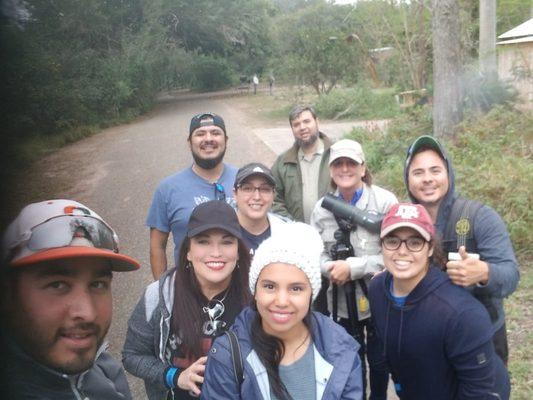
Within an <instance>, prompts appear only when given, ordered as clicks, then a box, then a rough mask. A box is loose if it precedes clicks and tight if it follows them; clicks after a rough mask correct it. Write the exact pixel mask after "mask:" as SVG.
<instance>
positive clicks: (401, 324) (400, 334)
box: [398, 307, 404, 357]
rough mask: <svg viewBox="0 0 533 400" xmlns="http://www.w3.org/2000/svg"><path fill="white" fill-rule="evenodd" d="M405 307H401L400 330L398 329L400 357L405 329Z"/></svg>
mask: <svg viewBox="0 0 533 400" xmlns="http://www.w3.org/2000/svg"><path fill="white" fill-rule="evenodd" d="M403 309H404V307H402V308H401V309H400V330H399V331H398V357H400V354H401V352H402V348H401V346H402V331H403Z"/></svg>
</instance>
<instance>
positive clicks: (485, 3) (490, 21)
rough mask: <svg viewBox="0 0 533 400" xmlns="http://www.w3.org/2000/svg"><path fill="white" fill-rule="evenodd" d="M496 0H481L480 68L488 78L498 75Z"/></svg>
mask: <svg viewBox="0 0 533 400" xmlns="http://www.w3.org/2000/svg"><path fill="white" fill-rule="evenodd" d="M497 68H498V64H497V61H496V0H479V69H480V70H481V72H482V73H483V75H484V76H486V77H487V78H491V79H494V78H496V77H497V72H498V70H497Z"/></svg>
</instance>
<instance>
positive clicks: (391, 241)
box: [381, 236, 426, 253]
mask: <svg viewBox="0 0 533 400" xmlns="http://www.w3.org/2000/svg"><path fill="white" fill-rule="evenodd" d="M381 243H382V244H383V247H385V248H386V249H387V250H398V249H399V248H400V246H401V245H402V243H405V246H406V247H407V250H409V251H412V252H415V253H416V252H419V251H420V250H422V249H423V248H424V245H425V244H426V241H425V240H424V239H423V238H421V237H418V236H412V237H410V238H407V239H405V240H402V239H400V238H399V237H396V236H385V237H384V238H383V239H381Z"/></svg>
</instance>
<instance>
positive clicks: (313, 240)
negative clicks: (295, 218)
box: [202, 222, 363, 400]
mask: <svg viewBox="0 0 533 400" xmlns="http://www.w3.org/2000/svg"><path fill="white" fill-rule="evenodd" d="M321 251H322V241H321V239H320V236H319V235H318V233H317V232H316V231H315V230H314V229H313V228H312V227H310V226H309V225H306V224H303V223H291V222H288V223H286V224H285V226H284V229H283V231H280V232H279V234H276V235H273V236H271V237H270V238H268V239H266V240H265V241H263V242H262V243H261V244H260V245H259V247H258V249H257V251H256V252H255V254H254V259H253V262H252V266H251V268H250V290H251V291H252V293H253V294H254V301H253V303H252V306H251V307H248V308H246V309H244V311H243V312H242V313H241V314H240V315H239V316H238V317H237V320H236V321H235V324H234V325H233V327H232V328H231V330H232V331H233V332H235V335H236V336H237V340H238V343H239V348H240V350H241V355H242V356H241V360H242V363H243V374H244V380H242V382H240V381H239V379H238V377H237V375H239V374H238V372H236V370H235V369H234V362H233V360H234V359H233V358H232V351H231V346H230V343H229V339H228V337H227V336H226V335H224V336H221V337H220V338H218V339H216V341H215V343H214V344H213V348H212V349H211V351H210V352H209V357H208V361H207V367H206V371H205V382H204V386H203V388H202V398H203V399H206V400H222V399H224V400H227V399H232V400H238V399H242V400H256V399H257V400H258V399H263V400H270V399H272V400H274V399H275V400H289V399H295V400H296V399H305V400H321V399H324V400H326V399H346V400H348V399H350V400H362V398H363V397H362V373H361V361H360V359H359V355H358V353H357V350H358V348H359V345H358V344H357V342H356V341H355V340H354V339H353V338H352V337H351V336H350V335H349V334H348V333H346V331H345V330H344V329H343V328H342V327H340V326H339V325H337V324H336V323H334V322H333V321H332V320H331V319H330V318H328V317H326V316H324V315H323V314H320V313H318V312H313V311H311V303H312V300H313V299H315V298H316V296H317V295H318V292H319V291H320V282H321V281H320V253H321ZM234 348H235V347H234ZM239 376H242V375H239Z"/></svg>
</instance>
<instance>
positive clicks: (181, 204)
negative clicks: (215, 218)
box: [146, 113, 237, 280]
mask: <svg viewBox="0 0 533 400" xmlns="http://www.w3.org/2000/svg"><path fill="white" fill-rule="evenodd" d="M187 141H188V144H189V148H190V149H191V153H192V157H193V164H192V166H190V167H188V168H186V169H184V170H182V171H180V172H178V173H177V174H174V175H172V176H169V177H167V178H165V179H163V181H161V183H160V184H159V186H158V187H157V189H156V191H155V193H154V197H153V200H152V205H151V207H150V209H149V211H148V217H147V218H146V225H147V226H148V227H150V265H151V267H152V274H153V276H154V279H155V280H157V279H159V277H160V276H161V274H162V273H163V272H165V271H166V269H167V265H168V261H167V256H166V248H167V242H168V236H169V234H170V232H172V238H173V240H174V260H177V258H178V251H179V248H180V244H181V242H182V240H183V238H184V236H185V232H186V227H187V222H188V220H189V216H190V215H191V213H192V210H193V209H194V207H196V206H197V205H198V204H201V203H205V202H206V201H209V200H225V201H227V202H228V203H230V204H231V205H233V204H234V200H233V195H232V189H233V182H234V181H235V175H236V174H237V168H235V167H233V166H231V165H227V164H224V163H223V162H222V161H223V159H224V154H225V153H226V145H227V142H228V136H227V134H226V126H225V124H224V120H223V119H222V117H220V116H219V115H217V114H213V113H201V114H197V115H195V116H194V117H193V118H192V119H191V124H190V128H189V138H188V139H187Z"/></svg>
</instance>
